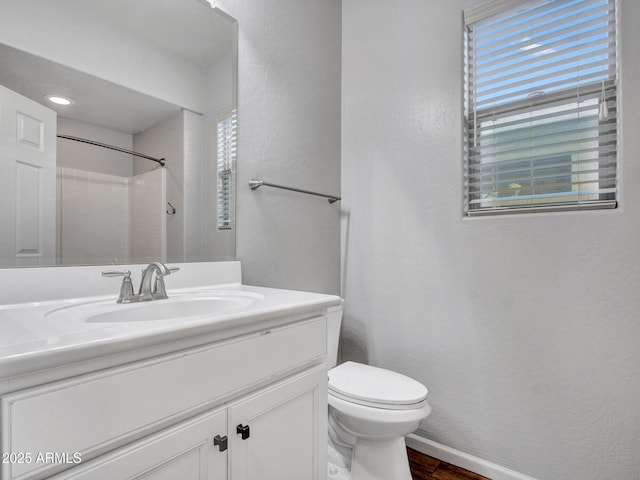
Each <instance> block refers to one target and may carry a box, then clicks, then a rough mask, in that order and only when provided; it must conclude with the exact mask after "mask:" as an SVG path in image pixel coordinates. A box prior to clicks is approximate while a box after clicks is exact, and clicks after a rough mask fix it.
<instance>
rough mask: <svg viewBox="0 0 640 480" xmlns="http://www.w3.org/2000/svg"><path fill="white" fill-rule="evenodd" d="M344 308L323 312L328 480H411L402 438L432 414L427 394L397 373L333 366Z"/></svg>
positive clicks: (351, 365) (360, 366)
mask: <svg viewBox="0 0 640 480" xmlns="http://www.w3.org/2000/svg"><path fill="white" fill-rule="evenodd" d="M341 325H342V307H334V308H331V309H329V311H328V312H327V357H328V363H329V382H328V403H329V412H328V415H329V418H328V424H329V432H328V433H329V445H328V452H327V454H328V455H327V456H328V480H411V473H410V471H409V460H408V458H407V448H406V445H405V442H404V437H405V436H407V435H408V434H409V433H411V432H413V431H414V430H416V429H417V428H418V426H419V425H420V422H421V421H422V420H424V419H425V418H426V417H427V415H429V413H430V412H431V407H430V406H429V404H428V403H427V388H426V387H425V386H424V385H422V384H421V383H420V382H417V381H416V380H413V379H412V378H409V377H407V376H405V375H402V374H400V373H396V372H392V371H390V370H385V369H382V368H377V367H372V366H369V365H364V364H362V363H356V362H345V363H343V364H341V365H338V366H336V365H337V360H338V339H339V337H340V327H341Z"/></svg>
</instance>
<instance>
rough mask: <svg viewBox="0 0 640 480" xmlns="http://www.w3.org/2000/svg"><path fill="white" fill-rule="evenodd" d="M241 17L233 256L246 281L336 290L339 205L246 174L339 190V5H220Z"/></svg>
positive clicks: (308, 1)
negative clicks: (261, 184) (254, 183)
mask: <svg viewBox="0 0 640 480" xmlns="http://www.w3.org/2000/svg"><path fill="white" fill-rule="evenodd" d="M216 4H217V5H218V6H219V7H220V8H222V9H223V10H224V11H225V12H227V13H229V14H230V15H232V16H233V17H235V18H236V19H237V20H238V24H239V45H238V49H239V66H238V142H239V146H238V195H237V217H238V222H237V224H238V228H237V258H238V260H241V261H242V271H243V281H244V282H245V283H249V284H251V283H253V284H260V285H265V286H272V287H285V288H293V289H300V290H310V291H316V292H327V293H337V292H338V289H339V287H338V285H339V278H340V274H339V271H340V246H339V242H340V233H339V229H340V222H339V219H340V204H339V203H337V204H334V205H331V206H330V205H328V203H327V201H326V200H323V199H321V198H316V197H311V196H306V195H300V194H296V193H291V192H284V191H281V190H275V189H268V188H266V187H265V188H261V189H260V190H258V191H256V192H252V191H251V190H249V187H248V185H247V184H248V182H249V179H251V178H262V179H264V180H266V181H270V182H273V183H280V184H284V185H290V186H293V187H298V188H304V189H309V190H317V191H321V192H324V191H326V192H327V193H330V194H338V193H339V191H340V35H341V31H340V28H341V27H340V15H341V13H340V8H341V4H340V1H339V0H322V1H318V0H270V1H263V0H222V1H218V2H216Z"/></svg>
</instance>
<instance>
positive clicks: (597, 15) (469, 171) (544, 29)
mask: <svg viewBox="0 0 640 480" xmlns="http://www.w3.org/2000/svg"><path fill="white" fill-rule="evenodd" d="M464 14H465V27H466V28H465V54H466V56H465V58H466V61H465V130H466V131H465V211H466V213H467V215H482V214H497V213H515V212H532V211H540V210H547V209H563V210H564V209H574V208H614V207H615V206H616V204H617V203H616V201H617V165H616V151H617V66H616V32H615V26H616V21H615V0H537V1H536V0H491V1H489V2H488V3H484V4H481V5H480V6H476V7H473V8H471V9H466V10H465V12H464Z"/></svg>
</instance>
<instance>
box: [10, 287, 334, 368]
mask: <svg viewBox="0 0 640 480" xmlns="http://www.w3.org/2000/svg"><path fill="white" fill-rule="evenodd" d="M167 293H168V295H169V297H170V299H169V301H170V300H171V298H172V297H173V298H179V297H180V296H184V295H186V294H187V293H189V294H194V293H195V294H199V293H200V294H202V293H211V294H216V293H219V294H222V295H224V294H234V293H237V294H239V295H244V296H245V297H248V298H251V299H252V303H251V304H250V305H247V306H242V308H238V309H236V310H233V311H229V312H222V313H216V314H214V315H210V314H206V315H198V316H189V317H183V318H171V319H167V320H147V321H140V322H135V321H134V322H95V323H93V322H87V321H85V319H84V318H82V317H81V316H78V315H76V314H74V312H78V311H80V310H81V309H82V308H85V307H83V306H86V305H88V304H91V305H95V306H97V307H98V308H103V309H104V308H107V307H106V306H108V308H109V310H111V311H113V309H114V308H123V309H127V308H134V307H138V308H139V307H140V306H141V305H143V304H126V305H124V304H120V305H118V304H116V303H115V302H116V298H117V295H113V294H112V295H102V296H94V297H82V298H76V299H57V300H48V301H44V302H30V303H19V304H11V305H0V332H2V333H1V336H0V379H3V378H9V377H12V376H16V375H24V374H28V373H33V372H36V371H40V370H44V369H50V368H55V367H60V366H64V365H68V364H72V363H76V362H82V361H88V360H91V359H94V358H96V357H101V356H107V355H114V354H118V353H122V352H127V351H132V350H135V349H141V348H145V347H150V346H154V345H160V344H166V343H170V342H176V341H179V340H183V339H186V338H191V337H205V336H212V335H215V334H220V337H221V338H224V332H230V333H229V335H232V334H234V332H235V334H238V332H241V331H242V329H243V328H244V329H245V330H246V331H247V332H248V331H250V330H249V328H251V329H252V330H253V331H259V330H260V328H261V325H259V324H261V323H264V324H265V326H266V327H269V326H272V325H273V321H274V320H277V319H279V318H283V317H291V316H304V315H313V314H315V313H322V312H323V311H324V310H326V309H327V308H330V307H336V306H340V305H341V303H342V300H341V298H340V297H338V296H335V295H324V294H316V293H308V292H299V291H292V290H280V289H272V288H264V287H253V286H247V285H242V284H240V283H227V284H223V285H219V284H217V285H211V286H197V287H188V288H181V289H167ZM166 301H167V300H154V301H153V302H145V303H149V304H150V303H154V302H166ZM67 307H72V308H67ZM76 307H77V308H76ZM60 309H62V310H60ZM56 310H57V311H58V313H56V314H55V315H53V314H51V312H53V311H56ZM67 312H68V314H67Z"/></svg>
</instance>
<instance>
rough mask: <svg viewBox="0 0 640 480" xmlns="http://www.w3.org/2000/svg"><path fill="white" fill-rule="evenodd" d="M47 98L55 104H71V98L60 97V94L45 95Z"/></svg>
mask: <svg viewBox="0 0 640 480" xmlns="http://www.w3.org/2000/svg"><path fill="white" fill-rule="evenodd" d="M47 99H48V100H49V101H50V102H53V103H55V104H57V105H64V106H66V105H73V103H74V102H73V100H71V99H69V98H66V97H61V96H60V95H47Z"/></svg>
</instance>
